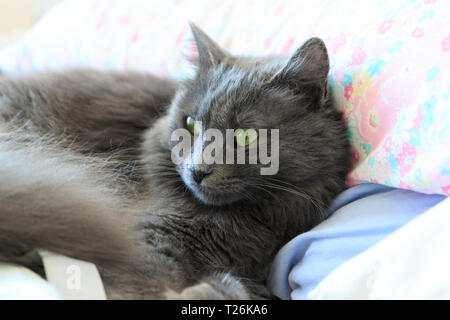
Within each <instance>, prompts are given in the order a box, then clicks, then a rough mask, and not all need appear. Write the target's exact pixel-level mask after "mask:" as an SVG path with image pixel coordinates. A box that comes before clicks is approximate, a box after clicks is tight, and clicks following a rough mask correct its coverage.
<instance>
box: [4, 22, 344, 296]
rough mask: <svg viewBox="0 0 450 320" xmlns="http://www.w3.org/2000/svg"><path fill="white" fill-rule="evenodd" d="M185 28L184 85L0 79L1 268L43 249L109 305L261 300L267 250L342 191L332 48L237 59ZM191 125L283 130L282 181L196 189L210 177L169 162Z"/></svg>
mask: <svg viewBox="0 0 450 320" xmlns="http://www.w3.org/2000/svg"><path fill="white" fill-rule="evenodd" d="M192 29H193V33H194V35H195V40H196V44H197V49H198V53H199V56H198V60H197V66H198V70H197V75H196V77H195V78H194V79H190V80H187V81H185V82H183V83H181V84H174V83H172V82H170V81H168V80H161V79H157V78H154V77H152V76H149V75H142V74H137V73H104V72H95V71H88V70H81V71H80V70H78V71H65V72H62V73H49V74H40V75H32V76H26V77H2V78H0V118H2V119H3V128H2V130H3V138H2V139H1V140H0V159H1V160H2V161H1V163H2V165H1V166H0V181H1V182H0V258H2V259H3V260H6V261H15V262H19V263H23V264H27V265H31V266H33V265H35V264H36V261H35V260H33V259H31V260H30V257H29V252H31V251H32V250H33V249H34V248H45V249H48V250H52V251H55V252H60V253H62V254H66V255H69V256H73V257H76V258H80V259H84V260H89V261H92V262H94V263H96V264H97V266H98V267H99V270H100V273H101V275H102V278H103V280H104V283H105V286H106V290H107V293H108V296H109V297H110V298H177V299H189V298H199V299H204V298H261V297H269V296H270V295H269V293H268V292H267V291H266V290H265V287H264V281H265V278H266V276H267V272H268V267H269V263H270V262H271V259H272V258H273V256H274V255H275V253H276V252H277V250H278V249H279V248H280V247H281V246H282V245H283V244H284V243H286V242H287V241H288V240H289V239H291V238H292V237H294V236H295V235H297V234H299V233H301V232H304V231H306V230H308V229H310V228H311V227H313V226H314V225H315V224H317V223H319V222H320V221H322V220H323V218H324V215H323V214H324V210H325V209H326V208H327V207H328V205H329V204H330V202H331V200H332V199H333V198H334V197H335V196H336V195H337V194H338V193H339V192H341V191H342V190H343V189H344V188H345V185H344V180H345V175H346V172H347V169H348V167H349V152H348V151H349V145H348V141H347V139H346V128H345V125H344V122H343V121H342V119H341V113H340V112H339V111H338V110H337V109H336V108H335V106H334V104H333V100H332V96H330V94H329V92H328V87H327V74H328V70H329V62H328V56H327V52H326V48H325V46H324V44H323V42H322V41H321V40H320V39H317V38H314V39H310V40H309V41H307V42H306V43H305V44H304V45H303V46H301V47H300V48H299V49H298V50H297V51H296V52H295V53H294V54H293V55H292V56H291V57H290V58H289V59H282V58H278V57H270V58H247V57H234V56H232V55H230V54H229V53H228V52H225V51H224V50H222V49H221V48H219V47H218V46H217V45H216V44H215V43H214V42H213V41H212V40H211V39H209V38H208V37H207V35H206V34H204V33H203V32H202V31H201V30H199V29H198V28H196V27H195V26H192ZM172 98H173V99H172ZM171 99H172V102H171V103H170V105H169V101H170V100H171ZM187 116H191V117H194V118H195V119H197V120H201V121H202V122H203V123H204V125H205V127H206V128H218V129H220V130H225V129H226V128H231V129H237V128H255V129H257V128H268V129H272V128H276V129H280V170H279V172H278V174H276V175H274V176H261V175H260V174H259V172H260V171H259V168H260V167H261V165H259V164H255V165H226V164H223V165H214V166H211V167H208V168H207V170H208V175H207V176H206V177H205V178H204V179H203V180H202V181H201V182H195V181H194V180H193V179H192V175H193V174H196V172H201V171H202V170H206V169H205V167H203V166H201V165H194V164H193V163H191V160H190V158H189V157H185V158H183V159H181V160H182V161H181V162H180V164H179V165H175V164H174V163H173V162H172V161H171V148H172V146H173V143H172V142H171V141H170V134H171V132H172V131H173V130H174V129H177V128H181V127H184V125H185V119H186V117H187ZM13 127H14V128H16V129H13ZM17 127H20V129H17ZM193 140H195V138H194V137H193ZM55 141H56V143H55Z"/></svg>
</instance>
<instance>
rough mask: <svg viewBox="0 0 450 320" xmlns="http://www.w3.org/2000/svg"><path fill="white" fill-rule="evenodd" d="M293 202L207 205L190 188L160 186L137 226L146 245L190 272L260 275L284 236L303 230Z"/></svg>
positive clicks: (259, 276) (299, 212) (261, 276)
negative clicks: (177, 190) (178, 191)
mask: <svg viewBox="0 0 450 320" xmlns="http://www.w3.org/2000/svg"><path fill="white" fill-rule="evenodd" d="M296 207H297V205H296V204H291V208H290V209H289V208H287V207H286V206H282V205H281V204H280V203H279V202H275V203H269V202H263V203H261V204H245V203H244V204H242V203H237V204H233V205H229V206H205V205H202V204H199V203H196V201H195V200H193V199H192V197H191V196H190V195H189V194H176V193H172V194H171V195H170V196H168V195H167V194H166V196H165V197H161V196H160V193H159V192H158V193H157V194H155V195H153V196H152V200H151V201H150V204H149V206H148V207H147V209H146V212H147V214H146V215H144V217H143V218H142V221H141V227H142V231H143V232H144V234H145V240H146V243H147V245H148V246H150V247H151V248H152V249H156V250H158V251H160V252H162V253H163V254H165V255H167V256H168V257H169V258H171V259H174V260H175V261H176V262H177V263H179V264H181V265H184V266H186V267H187V268H188V270H185V271H186V272H191V273H192V274H193V276H195V275H199V274H204V273H208V272H210V271H220V270H223V271H230V270H232V271H233V273H234V274H236V275H238V276H244V277H252V278H261V279H260V280H263V279H264V278H265V276H266V272H267V268H268V265H269V263H270V261H271V259H272V258H273V256H274V254H275V253H276V251H277V250H278V249H279V248H280V246H281V245H282V244H283V243H284V242H285V241H286V239H285V237H289V236H290V235H288V234H289V233H299V232H301V231H303V230H300V228H301V227H300V224H297V223H295V222H294V223H293V221H301V222H303V223H304V222H305V219H302V218H300V219H298V218H297V219H295V218H294V216H301V215H302V212H301V211H300V210H298V211H297V212H295V210H296V209H297V208H296ZM289 210H291V212H288V211H289ZM308 210H309V209H308ZM287 216H291V218H286V217H287ZM274 217H280V219H276V218H274ZM303 223H302V226H303V227H305V226H307V224H303Z"/></svg>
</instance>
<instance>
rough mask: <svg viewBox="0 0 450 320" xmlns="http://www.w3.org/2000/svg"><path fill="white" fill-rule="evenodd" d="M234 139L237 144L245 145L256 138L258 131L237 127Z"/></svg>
mask: <svg viewBox="0 0 450 320" xmlns="http://www.w3.org/2000/svg"><path fill="white" fill-rule="evenodd" d="M235 139H236V143H237V144H238V145H240V146H241V147H246V146H248V145H249V144H251V143H253V142H254V141H256V140H257V139H258V132H257V131H256V130H255V129H238V130H236V133H235Z"/></svg>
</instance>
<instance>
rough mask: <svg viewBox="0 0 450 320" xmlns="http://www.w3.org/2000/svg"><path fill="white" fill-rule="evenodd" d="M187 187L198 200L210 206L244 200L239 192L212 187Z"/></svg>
mask: <svg viewBox="0 0 450 320" xmlns="http://www.w3.org/2000/svg"><path fill="white" fill-rule="evenodd" d="M187 187H188V189H189V190H190V191H191V192H192V194H193V196H194V197H195V198H196V199H197V200H199V201H200V202H201V203H203V204H205V205H209V206H225V205H229V204H233V203H236V202H238V201H240V200H242V196H241V195H240V194H239V193H229V192H220V191H215V190H211V189H210V188H205V187H197V186H189V185H188V186H187Z"/></svg>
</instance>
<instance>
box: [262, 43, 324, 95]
mask: <svg viewBox="0 0 450 320" xmlns="http://www.w3.org/2000/svg"><path fill="white" fill-rule="evenodd" d="M329 71H330V61H329V59H328V53H327V48H326V46H325V43H324V42H323V41H322V40H321V39H319V38H311V39H309V40H307V41H306V42H305V43H303V44H302V45H301V46H300V47H299V48H298V49H297V50H296V51H295V52H294V54H293V55H292V56H291V57H290V58H289V59H288V60H287V62H286V63H285V64H284V65H283V66H282V67H281V69H280V70H279V71H278V72H277V73H276V74H275V76H274V77H273V78H272V79H271V80H270V82H277V83H285V84H287V85H289V86H290V87H291V88H294V89H298V90H299V91H300V92H305V91H306V90H308V89H314V90H312V93H314V94H322V95H325V94H326V92H327V80H328V72H329ZM310 91H311V90H310Z"/></svg>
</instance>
